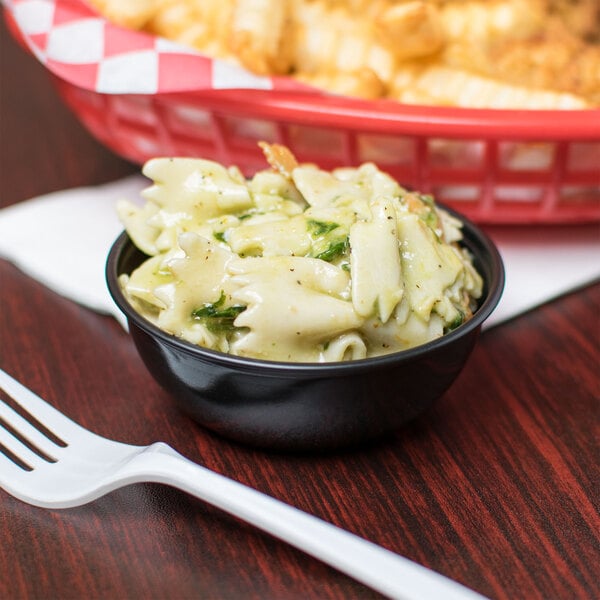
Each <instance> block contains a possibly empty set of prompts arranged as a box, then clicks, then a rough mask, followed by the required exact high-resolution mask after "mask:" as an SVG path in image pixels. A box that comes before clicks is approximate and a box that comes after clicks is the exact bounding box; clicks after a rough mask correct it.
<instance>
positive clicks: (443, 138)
mask: <svg viewBox="0 0 600 600" xmlns="http://www.w3.org/2000/svg"><path fill="white" fill-rule="evenodd" d="M57 86H58V89H59V91H60V93H61V95H62V96H63V98H64V99H65V101H66V102H67V104H68V105H69V106H70V107H71V108H72V110H73V111H74V112H75V113H76V114H77V115H78V117H79V118H80V119H81V121H82V122H83V123H84V124H85V126H86V127H87V128H88V129H89V130H90V131H91V133H92V134H93V135H95V136H96V137H97V138H98V139H99V140H100V141H101V142H103V143H104V144H106V145H107V146H108V147H110V148H111V149H113V150H114V151H115V152H116V153H118V154H120V155H121V156H123V157H125V158H127V159H129V160H132V161H134V162H136V163H140V164H141V163H143V162H145V161H146V160H148V159H149V158H152V157H155V156H194V157H202V158H208V159H212V160H217V161H219V162H222V163H224V164H227V165H237V166H238V167H240V169H242V171H243V172H244V173H245V174H247V175H251V174H252V173H254V172H255V171H256V170H258V169H263V168H265V161H264V158H263V156H262V153H261V152H260V150H259V148H258V147H257V145H256V141H257V140H266V141H269V142H279V143H283V144H286V145H287V146H289V147H290V148H291V150H292V151H293V152H294V153H295V154H296V156H297V157H298V159H299V160H300V161H306V162H315V163H317V164H319V166H321V167H322V168H326V169H330V168H335V167H339V166H347V165H358V164H360V163H363V162H366V161H372V162H375V163H376V164H378V165H379V166H380V167H381V168H382V169H383V170H385V171H387V172H389V173H390V174H391V175H392V176H394V177H395V178H396V179H397V180H398V181H400V182H401V183H402V184H403V185H404V186H406V187H408V188H412V189H417V190H419V191H421V192H423V193H431V194H434V195H435V197H436V198H437V199H438V200H440V201H441V202H443V203H445V204H447V205H449V206H451V207H453V208H455V209H457V210H458V211H460V212H461V213H463V214H464V215H465V216H467V217H469V218H471V219H472V220H474V221H476V222H479V223H506V224H510V223H565V222H586V221H597V220H600V140H599V139H598V138H594V136H593V135H592V136H590V135H583V134H582V131H583V130H581V128H580V131H577V130H569V131H568V130H567V129H565V127H562V128H561V129H560V131H561V132H562V135H563V136H565V135H566V133H565V131H567V133H568V134H569V135H571V136H577V137H571V138H568V137H564V138H563V139H551V138H549V136H551V135H556V131H552V130H551V129H548V128H546V129H544V128H542V127H540V126H539V124H538V125H537V126H536V124H532V125H531V126H529V125H528V122H527V120H526V118H525V119H524V120H522V121H518V123H517V126H513V127H512V128H510V129H506V128H503V127H502V121H490V122H489V123H479V122H478V121H477V120H473V119H471V121H468V122H467V121H464V122H458V121H450V120H447V121H446V122H443V121H441V122H438V121H436V120H435V119H431V120H430V121H428V120H427V119H426V118H425V119H423V118H421V120H418V119H413V121H411V122H405V123H403V122H398V119H395V120H391V121H390V120H389V119H388V120H387V121H386V119H385V118H383V117H385V116H386V115H378V118H371V119H369V118H361V117H360V115H358V114H357V115H353V114H352V113H349V114H342V113H339V112H338V113H335V112H333V113H330V112H328V110H327V107H326V106H325V108H324V109H323V110H319V109H318V107H317V108H314V107H311V106H310V105H308V109H307V105H306V103H305V104H304V106H302V107H301V109H300V107H299V106H298V105H297V104H296V105H294V104H292V105H290V106H285V105H284V106H281V105H279V106H269V105H268V104H265V103H260V102H254V103H252V102H249V101H244V98H243V96H242V98H241V99H240V97H237V98H235V97H233V96H232V95H231V94H229V95H227V94H221V95H219V94H215V95H212V96H211V95H203V96H202V95H194V94H177V95H170V96H161V95H145V96H141V95H104V94H98V93H95V92H92V91H89V90H83V89H80V88H76V87H74V86H71V85H70V84H68V83H66V82H64V81H62V80H57ZM480 112H481V111H480ZM486 112H489V113H492V112H493V111H486ZM596 113H597V111H593V112H592V113H591V114H596ZM408 114H410V113H408ZM415 114H418V113H415ZM457 114H462V115H464V114H466V115H467V116H468V114H469V113H468V112H467V113H465V111H463V112H462V113H457ZM473 114H478V113H477V112H476V111H475V112H474V113H473ZM557 131H558V130H557Z"/></svg>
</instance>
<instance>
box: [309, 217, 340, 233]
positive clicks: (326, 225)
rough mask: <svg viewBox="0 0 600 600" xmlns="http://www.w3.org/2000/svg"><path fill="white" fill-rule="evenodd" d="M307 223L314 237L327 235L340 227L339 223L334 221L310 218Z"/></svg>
mask: <svg viewBox="0 0 600 600" xmlns="http://www.w3.org/2000/svg"><path fill="white" fill-rule="evenodd" d="M307 225H308V231H309V232H310V234H311V235H312V236H313V237H317V236H319V235H325V234H327V233H329V232H330V231H333V230H334V229H337V228H338V227H339V225H338V224H337V223H333V222H332V221H317V220H315V219H309V220H308V221H307Z"/></svg>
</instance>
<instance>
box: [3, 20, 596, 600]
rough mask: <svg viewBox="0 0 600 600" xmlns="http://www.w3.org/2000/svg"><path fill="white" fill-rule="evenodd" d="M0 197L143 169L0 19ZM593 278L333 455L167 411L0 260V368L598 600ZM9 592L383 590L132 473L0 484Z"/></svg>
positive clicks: (497, 566) (557, 588)
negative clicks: (406, 419)
mask: <svg viewBox="0 0 600 600" xmlns="http://www.w3.org/2000/svg"><path fill="white" fill-rule="evenodd" d="M0 43H1V60H2V64H1V77H2V86H1V93H2V98H1V101H2V104H1V110H2V113H1V118H0V126H1V131H0V142H1V156H0V169H1V172H0V182H1V187H0V203H1V206H8V205H10V204H13V203H16V202H19V201H22V200H25V199H27V198H29V197H32V196H35V195H38V194H42V193H47V192H50V191H53V190H58V189H64V188H68V187H73V186H79V185H93V184H98V183H102V182H105V181H110V180H113V179H115V178H118V177H120V176H122V175H125V174H128V173H132V172H135V171H136V170H137V167H136V166H135V165H131V164H128V163H127V162H125V161H123V160H121V159H119V158H117V157H115V156H114V155H112V154H111V153H110V152H109V151H107V150H106V149H104V148H102V147H101V146H99V145H98V144H97V143H96V142H95V141H94V140H92V139H91V138H90V137H89V135H88V134H87V133H86V132H85V131H84V130H83V128H82V127H81V126H80V125H79V123H78V122H77V121H76V120H75V118H74V117H73V116H72V115H71V114H70V113H69V112H68V111H67V109H66V108H64V106H63V105H62V104H61V102H60V101H59V99H58V98H57V97H56V95H55V93H54V90H53V88H52V86H51V84H50V82H49V80H48V78H47V76H46V74H45V72H44V70H43V68H42V67H41V66H40V65H38V64H37V62H36V61H35V60H34V59H32V58H31V57H30V56H28V55H26V54H25V53H24V52H23V51H22V50H21V49H20V48H19V47H17V46H16V45H15V43H14V42H13V41H12V39H10V38H9V36H8V35H7V33H6V31H5V29H2V31H1V42H0ZM599 315H600V285H593V286H588V287H586V288H584V289H581V290H578V291H576V292H574V293H572V294H569V295H567V296H565V297H563V298H561V299H559V300H556V301H554V302H552V303H549V304H547V305H545V306H543V307H541V308H539V309H537V310H535V311H532V312H530V313H528V314H525V315H523V316H521V317H519V318H516V319H514V320H512V321H510V322H507V323H504V324H502V325H500V326H498V327H495V328H492V329H490V330H489V331H486V332H484V333H483V335H482V336H481V338H480V341H479V343H478V345H477V347H476V349H475V351H474V353H473V355H472V357H471V359H470V360H469V363H468V365H467V367H466V369H465V370H464V371H463V373H462V374H461V375H460V377H459V379H458V380H457V382H456V384H455V385H454V386H453V387H452V388H451V389H450V390H449V391H448V392H447V393H446V394H445V396H444V397H443V398H442V399H441V400H440V401H439V402H438V403H437V404H436V405H435V406H434V407H433V408H432V409H431V410H429V411H428V412H427V413H426V414H424V415H423V416H422V417H420V418H419V419H417V420H416V421H414V422H413V423H411V424H410V425H409V426H407V427H406V428H404V429H403V430H402V431H400V432H398V434H397V435H395V436H394V437H392V438H390V439H387V440H384V441H381V442H379V443H377V444H373V445H371V446H368V447H364V448H360V449H354V450H352V451H340V452H334V453H328V454H325V455H298V454H295V455H294V454H276V453H269V452H263V451H259V450H255V449H252V448H248V447H244V446H240V445H237V444H234V443H231V442H228V441H227V440H224V439H221V438H219V437H217V436H215V435H213V434H211V433H209V432H208V431H205V430H203V429H201V428H200V427H198V426H197V425H195V424H194V423H193V422H192V421H190V420H189V419H188V418H187V417H186V416H184V415H182V414H181V413H180V412H178V411H177V409H176V408H175V407H174V406H173V404H172V402H171V401H170V399H169V397H168V396H167V395H166V393H165V392H163V391H162V390H161V389H159V387H158V386H157V384H156V383H155V382H154V380H153V379H152V378H151V376H150V375H149V374H148V372H147V371H146V370H145V368H144V366H143V365H142V363H141V360H140V359H139V357H138V356H137V354H136V351H135V349H134V347H133V344H132V342H131V341H130V339H129V337H128V336H127V334H126V333H125V332H124V331H123V330H122V329H121V328H120V326H119V325H118V324H117V323H116V322H115V321H113V320H112V319H111V318H109V317H105V316H101V315H98V314H95V313H93V312H91V311H90V310H88V309H86V308H83V307H80V306H78V305H76V304H74V303H73V302H71V301H69V300H67V299H64V298H62V297H60V296H58V295H56V294H54V293H53V292H51V291H49V290H48V289H47V288H45V287H44V286H43V285H41V284H40V283H38V282H36V281H34V280H32V279H30V278H28V277H27V276H26V275H24V274H22V273H21V272H20V271H19V270H17V268H15V267H14V266H13V265H11V264H9V263H7V262H5V261H2V260H0V367H1V368H3V369H4V370H6V371H8V372H9V373H11V374H12V375H13V376H15V377H16V378H18V379H19V380H21V381H22V382H23V383H25V384H26V385H27V386H29V387H30V388H31V389H33V390H34V391H35V392H37V393H39V394H40V395H42V396H43V397H45V398H46V399H47V400H48V401H49V402H51V403H52V404H55V405H56V406H58V407H59V408H60V409H62V410H63V411H65V412H66V413H68V414H69V415H70V416H71V417H73V418H75V419H76V420H78V421H79V422H80V423H82V424H83V425H85V426H87V427H89V428H91V429H93V430H94V431H96V432H97V433H100V434H102V435H106V436H109V437H113V438H115V439H119V440H122V441H126V442H130V443H134V444H147V443H149V442H152V441H155V440H157V439H161V440H163V441H165V442H168V443H170V444H172V445H173V446H175V447H176V448H177V449H178V450H180V451H181V452H182V453H184V454H186V455H187V456H188V457H189V458H191V459H192V460H195V461H198V462H201V463H202V464H204V465H206V466H208V467H209V468H211V469H214V470H215V471H218V472H220V473H224V474H225V475H227V476H229V477H232V478H234V479H236V480H238V481H241V482H243V483H246V484H248V485H251V486H253V487H255V488H257V489H259V490H262V491H264V492H266V493H268V494H271V495H272V496H275V497H277V498H279V499H281V500H284V501H286V502H289V503H291V504H293V505H295V506H297V507H299V508H301V509H303V510H305V511H307V512H310V513H312V514H315V515H317V516H319V517H321V518H323V519H325V520H327V521H330V522H332V523H335V524H336V525H339V526H341V527H343V528H345V529H347V530H349V531H352V532H354V533H356V534H358V535H361V536H364V537H365V538H367V539H369V540H371V541H373V542H375V543H377V544H380V545H382V546H384V547H386V548H389V549H390V550H393V551H395V552H398V553H400V554H402V555H405V556H407V557H409V558H411V559H413V560H415V561H418V562H419V563H422V564H424V565H427V566H429V567H431V568H433V569H435V570H437V571H439V572H441V573H443V574H445V575H448V576H450V577H452V578H454V579H456V580H458V581H460V582H462V583H464V584H466V585H468V586H470V587H472V588H473V589H475V590H477V591H478V592H480V593H482V594H485V595H487V596H489V597H491V598H495V599H506V600H515V599H524V600H536V599H560V600H562V599H564V600H573V599H586V600H587V599H593V598H599V597H600V583H599V579H598V565H599V564H600V547H599V536H598V532H599V530H600V519H599V516H598V500H599V493H598V480H599V477H598V475H599V472H598V446H597V440H598V437H597V434H598V417H599V410H598V409H599V399H600V383H599V366H600V320H599ZM0 540H1V543H0V598H3V599H54V598H56V599H80V598H90V599H97V598H106V599H121V598H123V599H128V598H131V599H138V598H144V599H154V598H155V599H163V598H170V599H173V600H178V599H187V598H190V599H191V598H210V599H224V600H228V599H231V600H238V599H241V598H244V599H257V600H259V599H260V600H270V599H282V600H287V599H306V600H313V599H315V600H316V599H325V600H326V599H340V600H351V599H364V598H377V597H378V595H377V594H376V593H374V592H372V591H370V590H369V589H367V588H365V587H364V586H362V585H361V584H359V583H356V582H355V581H353V580H352V579H350V578H349V577H346V576H344V575H342V574H340V573H338V572H336V571H334V570H333V569H331V568H329V567H327V566H325V565H324V564H322V563H320V562H318V561H316V560H314V559H312V558H310V557H308V556H306V555H304V554H303V553H301V552H299V551H297V550H295V549H293V548H291V547H289V546H287V545H286V544H284V543H281V542H279V541H277V540H275V539H273V538H271V537H270V536H268V535H266V534H263V533H261V532H259V531H257V530H256V529H253V528H252V527H249V526H247V525H245V524H244V523H242V522H240V521H238V520H237V519H234V518H232V517H229V516H227V515H225V514H223V513H221V512H220V511H218V510H216V509H213V508H211V507H209V506H207V505H205V504H203V503H202V502H200V501H197V500H195V499H193V498H191V497H189V496H187V495H186V494H184V493H181V492H178V491H176V490H173V489H170V488H166V487H163V486H159V485H154V484H147V485H143V484H140V485H134V486H130V487H128V488H126V489H122V490H119V491H116V492H113V493H111V494H110V495H108V496H106V497H104V498H102V499H100V500H98V501H96V502H94V503H92V504H90V505H88V506H84V507H80V508H75V509H69V510H64V511H48V510H44V509H39V508H34V507H31V506H28V505H25V504H23V503H21V502H19V501H17V500H15V499H13V498H12V497H10V496H8V495H7V494H6V493H4V492H2V491H0Z"/></svg>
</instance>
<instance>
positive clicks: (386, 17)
mask: <svg viewBox="0 0 600 600" xmlns="http://www.w3.org/2000/svg"><path fill="white" fill-rule="evenodd" d="M375 24H376V27H377V31H378V34H379V37H380V39H381V40H383V41H384V42H385V43H386V45H387V46H388V48H390V49H391V50H392V52H393V53H394V56H395V57H396V58H402V59H407V58H414V57H418V56H428V55H430V54H433V53H434V52H436V51H437V50H439V49H440V48H441V46H442V45H443V43H444V39H445V33H444V29H443V26H442V22H441V19H440V14H439V11H438V9H437V7H436V6H435V5H433V4H429V3H427V2H424V1H422V0H416V1H412V2H403V3H399V4H391V5H390V6H388V7H385V8H384V9H382V10H380V11H379V13H378V14H377V16H376V19H375Z"/></svg>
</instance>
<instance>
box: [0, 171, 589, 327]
mask: <svg viewBox="0 0 600 600" xmlns="http://www.w3.org/2000/svg"><path fill="white" fill-rule="evenodd" d="M147 185H149V181H148V180H147V179H144V178H143V177H141V176H131V177H128V178H125V179H122V180H119V181H116V182H113V183H109V184H105V185H101V186H97V187H84V188H76V189H71V190H66V191H62V192H55V193H52V194H47V195H44V196H40V197H38V198H34V199H32V200H28V201H25V202H20V203H18V204H15V205H13V206H9V207H8V208H5V209H2V210H0V257H2V258H5V259H6V260H9V261H11V262H12V263H14V264H15V265H16V266H17V267H19V268H20V269H21V270H22V271H23V272H24V273H26V274H28V275H30V276H31V277H33V278H35V279H37V280H38V281H40V282H42V283H43V284H45V285H46V286H48V287H49V288H50V289H52V290H54V291H55V292H57V293H58V294H61V295H63V296H65V297H67V298H70V299H71V300H73V301H75V302H78V303H79V304H82V305H84V306H87V307H89V308H91V309H93V310H95V311H97V312H101V313H106V314H111V315H113V316H114V317H115V318H116V319H117V320H118V321H119V322H120V323H121V324H123V325H124V326H125V320H124V318H123V315H122V313H121V312H120V311H119V309H118V308H117V306H116V305H115V304H114V302H113V301H112V298H111V297H110V295H109V293H108V290H107V288H106V284H105V279H104V265H105V262H106V256H107V254H108V250H109V248H110V246H111V244H112V242H113V241H114V240H115V239H116V238H117V236H118V235H119V233H120V232H121V231H122V229H123V228H122V226H121V224H120V223H119V220H118V219H117V216H116V213H115V203H116V202H117V200H119V199H121V198H128V199H129V200H132V201H135V200H137V199H139V192H140V191H141V190H142V189H143V188H144V187H146V186H147ZM488 233H489V234H490V235H491V237H492V238H493V239H494V241H495V242H496V243H497V245H498V247H499V249H500V253H501V255H502V258H503V260H504V266H505V269H506V286H505V289H504V294H503V296H502V299H501V301H500V304H499V306H498V307H497V309H496V310H495V312H494V313H493V314H492V316H491V317H490V318H489V319H488V320H487V321H486V324H485V326H486V327H490V326H492V325H496V324H498V323H501V322H503V321H505V320H506V319H509V318H511V317H513V316H516V315H518V314H521V313H523V312H524V311H527V310H529V309H531V308H534V307H536V306H539V305H540V304H542V303H544V302H546V301H547V300H550V299H553V298H556V297H558V296H560V295H561V294H564V293H565V292H568V291H570V290H572V289H575V288H577V287H580V286H583V285H585V284H587V283H589V282H592V281H594V280H596V279H598V278H600V226H599V225H598V224H592V225H584V226H581V225H577V226H576V225H570V226H560V227H557V226H548V227H543V226H536V227H523V226H520V227H512V228H510V227H501V228H489V229H488Z"/></svg>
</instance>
